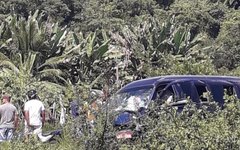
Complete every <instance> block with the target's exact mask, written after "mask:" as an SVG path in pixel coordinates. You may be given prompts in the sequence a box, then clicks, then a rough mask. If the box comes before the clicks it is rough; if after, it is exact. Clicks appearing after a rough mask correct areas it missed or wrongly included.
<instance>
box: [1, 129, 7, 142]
mask: <svg viewBox="0 0 240 150" xmlns="http://www.w3.org/2000/svg"><path fill="white" fill-rule="evenodd" d="M5 133H6V129H5V128H1V129H0V142H3V141H5V140H6V135H5Z"/></svg>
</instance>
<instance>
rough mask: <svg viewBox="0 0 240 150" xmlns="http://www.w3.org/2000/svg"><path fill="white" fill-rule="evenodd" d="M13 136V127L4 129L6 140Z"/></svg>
mask: <svg viewBox="0 0 240 150" xmlns="http://www.w3.org/2000/svg"><path fill="white" fill-rule="evenodd" d="M12 138H13V129H7V131H6V140H7V141H10V140H12Z"/></svg>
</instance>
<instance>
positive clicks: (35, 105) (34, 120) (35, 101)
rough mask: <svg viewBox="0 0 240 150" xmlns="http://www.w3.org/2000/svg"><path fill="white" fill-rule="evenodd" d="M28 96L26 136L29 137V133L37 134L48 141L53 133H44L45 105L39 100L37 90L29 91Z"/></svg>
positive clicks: (42, 139) (25, 112)
mask: <svg viewBox="0 0 240 150" xmlns="http://www.w3.org/2000/svg"><path fill="white" fill-rule="evenodd" d="M27 96H28V99H29V100H28V101H27V102H26V103H25V104H24V118H25V128H24V129H25V130H24V133H25V136H26V138H27V139H28V138H29V135H37V137H38V138H39V139H40V140H41V141H42V142H46V141H48V140H49V139H50V138H51V137H52V135H49V136H43V135H42V127H43V125H44V123H45V107H44V105H43V103H42V102H41V101H40V100H39V98H38V95H37V92H36V90H30V91H28V92H27Z"/></svg>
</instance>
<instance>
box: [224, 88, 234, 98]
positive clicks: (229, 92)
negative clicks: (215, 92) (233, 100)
mask: <svg viewBox="0 0 240 150" xmlns="http://www.w3.org/2000/svg"><path fill="white" fill-rule="evenodd" d="M223 90H224V94H226V95H228V96H232V95H233V94H234V88H233V86H230V85H224V86H223Z"/></svg>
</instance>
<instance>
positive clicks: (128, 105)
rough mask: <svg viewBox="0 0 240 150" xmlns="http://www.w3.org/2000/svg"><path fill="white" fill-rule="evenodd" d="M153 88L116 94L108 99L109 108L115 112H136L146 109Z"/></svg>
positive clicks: (135, 89)
mask: <svg viewBox="0 0 240 150" xmlns="http://www.w3.org/2000/svg"><path fill="white" fill-rule="evenodd" d="M152 91H153V87H138V88H132V89H128V90H125V91H122V92H118V93H117V94H115V95H114V96H113V97H111V99H110V108H112V109H114V110H115V111H138V110H139V108H142V107H146V104H147V101H148V100H149V98H150V96H151V93H152Z"/></svg>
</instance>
